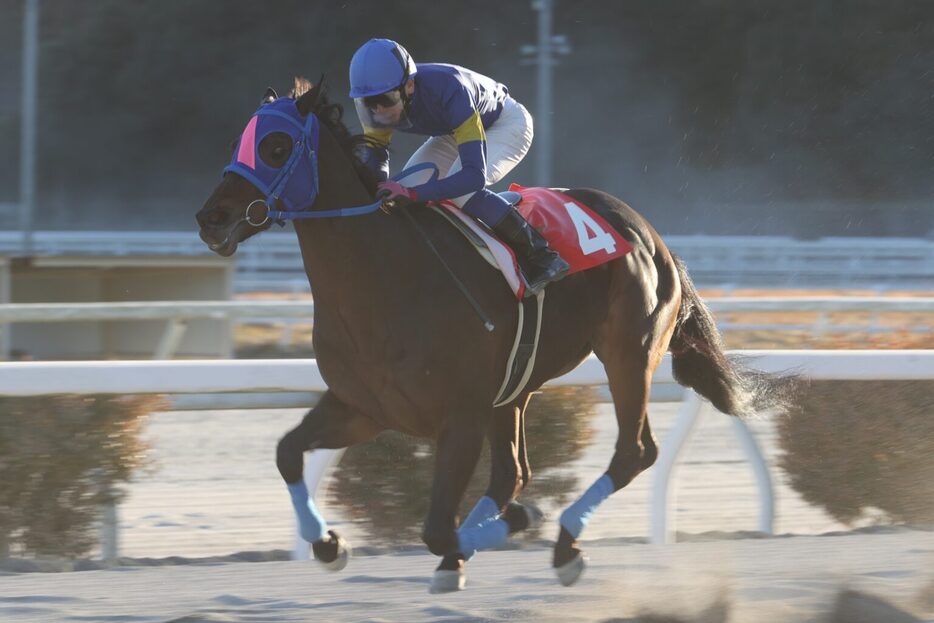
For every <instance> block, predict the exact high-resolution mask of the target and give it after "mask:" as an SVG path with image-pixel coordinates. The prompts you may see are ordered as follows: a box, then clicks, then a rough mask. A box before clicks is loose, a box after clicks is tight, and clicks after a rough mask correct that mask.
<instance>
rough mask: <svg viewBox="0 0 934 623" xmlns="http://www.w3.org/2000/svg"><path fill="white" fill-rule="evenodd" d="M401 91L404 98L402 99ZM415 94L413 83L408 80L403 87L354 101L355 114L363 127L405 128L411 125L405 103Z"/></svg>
mask: <svg viewBox="0 0 934 623" xmlns="http://www.w3.org/2000/svg"><path fill="white" fill-rule="evenodd" d="M403 89H404V91H405V95H406V97H403V95H402V93H403ZM414 92H415V81H414V80H412V79H409V80H408V81H406V83H405V85H404V86H402V87H400V88H397V89H393V90H392V91H387V92H386V93H380V94H379V95H368V96H366V97H360V98H356V99H354V105H355V106H356V107H357V114H358V115H359V116H360V119H361V120H362V121H363V122H364V125H368V126H370V127H376V128H406V127H410V126H411V123H410V122H409V121H408V119H407V117H406V111H405V102H406V101H407V100H408V98H410V97H411V96H412V94H413V93H414Z"/></svg>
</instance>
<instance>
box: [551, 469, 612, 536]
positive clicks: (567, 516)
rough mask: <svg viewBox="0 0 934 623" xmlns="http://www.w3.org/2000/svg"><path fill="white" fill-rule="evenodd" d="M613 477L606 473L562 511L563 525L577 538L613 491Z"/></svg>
mask: <svg viewBox="0 0 934 623" xmlns="http://www.w3.org/2000/svg"><path fill="white" fill-rule="evenodd" d="M613 490H614V489H613V479H612V478H610V476H609V475H608V474H604V475H603V476H601V477H600V478H598V479H597V482H595V483H593V484H592V485H590V488H589V489H587V490H586V491H585V492H584V495H582V496H580V498H579V499H578V500H577V501H576V502H574V503H573V504H571V505H570V506H569V507H567V508H566V509H565V511H564V512H563V513H561V526H562V527H563V528H564V529H565V530H567V531H568V532H570V533H571V536H572V537H574V538H575V539H576V538H577V537H579V536H580V533H581V532H582V531H583V530H584V526H586V525H587V522H588V521H589V520H590V516H591V515H593V513H594V511H595V510H597V507H598V506H600V504H601V503H603V500H605V499H607V498H608V497H610V494H611V493H613Z"/></svg>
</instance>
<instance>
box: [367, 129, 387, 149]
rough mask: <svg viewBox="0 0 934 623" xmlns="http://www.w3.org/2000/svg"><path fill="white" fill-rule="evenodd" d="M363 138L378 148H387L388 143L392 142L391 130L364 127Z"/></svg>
mask: <svg viewBox="0 0 934 623" xmlns="http://www.w3.org/2000/svg"><path fill="white" fill-rule="evenodd" d="M363 136H365V137H366V138H368V139H370V140H371V141H373V142H374V143H375V144H376V145H378V146H380V147H389V141H391V140H392V128H368V127H366V126H364V128H363Z"/></svg>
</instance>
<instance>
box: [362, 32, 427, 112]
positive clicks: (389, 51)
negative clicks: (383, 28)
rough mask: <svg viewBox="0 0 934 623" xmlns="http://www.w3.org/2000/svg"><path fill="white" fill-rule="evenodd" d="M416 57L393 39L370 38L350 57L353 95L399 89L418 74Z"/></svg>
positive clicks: (373, 93) (363, 95) (368, 94)
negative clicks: (413, 58) (414, 58)
mask: <svg viewBox="0 0 934 623" xmlns="http://www.w3.org/2000/svg"><path fill="white" fill-rule="evenodd" d="M417 71H418V70H417V69H416V68H415V61H413V60H412V57H411V56H410V55H409V53H408V52H406V50H405V48H403V47H402V46H401V45H399V44H398V43H396V42H395V41H392V40H390V39H370V40H369V41H367V42H366V43H364V44H363V45H362V46H360V49H359V50H357V51H356V52H355V53H354V55H353V58H352V59H351V60H350V97H353V98H357V97H369V96H370V95H379V94H380V93H385V92H387V91H391V90H393V89H398V88H399V87H400V86H402V85H403V84H404V83H405V81H406V80H408V79H409V78H411V77H412V76H414V75H415V73H416V72H417Z"/></svg>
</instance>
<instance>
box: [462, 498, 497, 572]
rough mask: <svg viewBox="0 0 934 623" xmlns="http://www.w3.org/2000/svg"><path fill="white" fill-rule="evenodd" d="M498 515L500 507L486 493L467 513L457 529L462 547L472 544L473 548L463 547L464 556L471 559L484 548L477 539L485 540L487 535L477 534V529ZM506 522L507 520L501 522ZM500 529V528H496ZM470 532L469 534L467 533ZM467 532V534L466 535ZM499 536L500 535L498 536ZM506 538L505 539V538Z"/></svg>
mask: <svg viewBox="0 0 934 623" xmlns="http://www.w3.org/2000/svg"><path fill="white" fill-rule="evenodd" d="M497 517H499V507H498V506H497V505H496V502H494V501H493V498H491V497H489V496H487V495H484V496H483V497H482V498H480V499H479V500H478V501H477V504H476V506H474V507H473V509H472V510H471V511H470V514H468V515H467V519H465V520H464V521H463V522H462V523H461V527H460V529H459V530H458V531H457V536H458V540H459V541H460V545H461V548H463V547H464V545H465V543H468V544H472V545H471V547H472V549H471V550H469V551H468V550H464V549H461V553H462V554H463V555H464V558H466V559H467V560H470V559H471V558H472V557H473V555H474V554H476V553H477V550H478V549H483V545H479V546H477V545H476V540H477V539H478V538H479V539H480V542H484V539H486V538H487V537H485V536H479V537H478V536H477V534H476V533H477V531H478V530H479V529H480V527H481V526H483V525H485V524H487V523H490V522H492V521H493V520H495V519H496V518H497ZM500 523H506V522H500ZM485 529H486V528H485ZM494 530H498V528H496V529H494ZM468 532H469V534H467V533H468ZM465 534H467V535H466V536H464V535H465ZM506 536H509V528H508V526H507V529H506ZM496 538H498V537H496ZM504 540H505V539H504ZM498 544H499V543H495V544H494V545H492V546H490V547H495V546H496V545H498Z"/></svg>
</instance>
